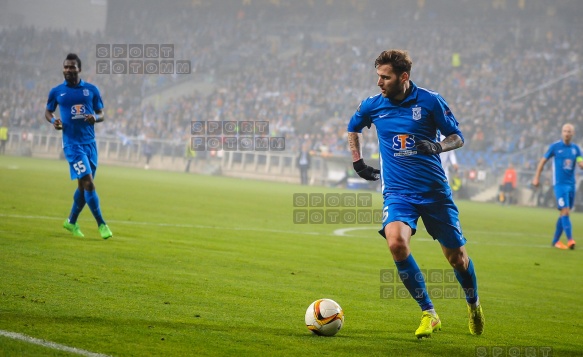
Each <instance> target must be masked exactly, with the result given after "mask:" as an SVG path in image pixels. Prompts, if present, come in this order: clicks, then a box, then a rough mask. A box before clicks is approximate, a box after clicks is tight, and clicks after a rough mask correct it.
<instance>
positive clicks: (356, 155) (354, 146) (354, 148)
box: [348, 133, 362, 162]
mask: <svg viewBox="0 0 583 357" xmlns="http://www.w3.org/2000/svg"><path fill="white" fill-rule="evenodd" d="M348 147H349V148H350V152H351V154H352V162H356V161H358V160H360V159H362V153H361V149H360V135H359V134H358V133H348Z"/></svg>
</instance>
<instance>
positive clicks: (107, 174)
mask: <svg viewBox="0 0 583 357" xmlns="http://www.w3.org/2000/svg"><path fill="white" fill-rule="evenodd" d="M75 185H76V183H75V182H73V181H70V180H69V177H68V167H67V164H66V163H65V162H64V161H55V160H40V159H31V158H15V157H6V156H1V157H0V332H13V333H18V334H22V335H25V336H30V337H31V338H37V339H42V340H45V341H50V342H53V343H56V344H59V345H62V346H70V347H73V348H77V349H81V350H85V351H90V352H92V353H96V354H102V355H107V356H300V355H303V356H311V355H313V356H488V355H494V353H498V352H503V353H505V354H502V355H512V354H511V353H516V352H520V353H521V354H520V356H526V355H527V354H526V353H527V352H528V351H531V352H532V351H533V349H534V351H535V352H538V354H536V356H543V355H544V354H543V353H544V351H547V348H550V349H551V354H547V355H553V356H575V355H579V356H581V355H582V354H583V347H582V346H583V337H582V335H583V334H582V333H581V331H582V329H583V324H582V322H581V321H582V319H581V317H580V313H579V309H580V306H581V302H582V301H583V300H582V296H583V287H582V282H583V238H579V240H580V241H581V245H579V246H578V248H579V247H580V248H581V249H577V250H574V251H570V250H569V251H561V250H558V249H552V248H551V247H550V240H551V235H552V233H553V230H554V225H555V222H556V219H557V215H558V214H557V211H556V210H552V209H535V208H526V207H503V206H499V205H495V204H479V203H473V202H466V201H460V202H458V206H459V208H460V212H461V223H462V227H463V229H464V233H465V235H466V236H467V238H468V239H469V242H468V244H467V247H468V251H469V253H470V256H471V257H472V259H473V260H474V264H475V266H476V270H477V274H478V281H479V293H480V300H481V302H482V305H483V306H484V312H485V315H486V322H487V324H486V329H485V333H484V334H483V335H482V336H479V337H476V336H472V335H470V334H469V331H468V327H467V323H468V322H467V316H466V305H465V300H464V299H461V298H456V297H449V298H445V297H441V298H435V299H434V303H435V305H436V309H437V311H438V313H439V314H440V317H441V319H442V322H443V329H442V331H440V332H437V333H435V334H434V336H433V337H432V338H431V339H425V340H421V341H420V340H417V339H416V338H415V337H414V335H413V332H414V331H415V329H416V328H417V326H418V324H419V321H420V317H421V313H420V311H419V308H418V307H417V304H416V303H415V302H414V300H412V299H411V298H406V299H404V298H398V297H397V296H393V297H390V296H389V297H387V296H383V291H385V292H386V290H383V289H385V288H387V287H395V288H397V287H400V284H398V283H391V282H390V281H386V280H384V278H383V274H384V273H386V272H387V270H386V269H389V271H390V269H394V264H393V263H392V261H391V258H390V254H389V251H388V249H387V247H386V243H385V242H384V240H383V239H381V238H380V236H378V234H377V233H376V230H377V229H378V226H377V225H352V226H346V225H333V224H320V225H316V224H294V222H293V211H294V207H293V201H292V197H293V194H294V193H345V192H347V191H342V190H340V189H328V188H322V187H304V186H299V185H291V184H277V183H269V182H260V181H251V180H237V179H232V178H226V177H209V176H196V175H187V174H183V173H170V172H158V171H145V170H140V169H130V168H123V167H111V166H101V167H100V169H99V171H98V173H97V177H96V187H97V191H98V193H99V196H100V200H101V207H102V212H103V214H104V217H105V219H106V220H107V222H108V224H109V226H110V227H111V229H112V231H113V233H114V236H113V238H111V239H109V240H107V241H104V240H102V239H100V238H99V234H98V231H97V226H96V224H95V221H94V220H93V217H92V216H91V213H90V212H89V210H88V208H85V210H84V211H83V212H82V214H81V216H80V219H79V223H80V225H81V228H82V230H83V232H84V233H85V238H82V239H81V238H74V237H72V235H70V233H69V232H67V231H65V230H64V229H63V228H62V223H63V220H64V219H65V218H66V216H67V215H68V212H69V210H70V206H71V203H72V196H73V191H74V189H75ZM581 194H583V193H581ZM373 198H374V199H373V201H374V202H373V206H374V208H382V207H381V197H380V194H378V193H373ZM572 223H573V231H574V234H575V237H576V238H577V237H583V216H582V215H581V214H580V213H573V215H572ZM342 228H359V229H358V230H349V231H347V232H345V234H344V235H338V234H335V231H336V230H338V229H342ZM412 251H413V254H414V256H415V258H416V260H417V261H418V263H419V265H420V266H421V268H422V269H436V271H440V270H441V271H446V272H447V271H449V269H450V268H449V266H448V264H447V262H446V260H445V258H444V257H443V255H442V253H441V249H440V248H439V245H438V244H437V243H436V242H433V241H431V240H430V239H429V236H428V235H427V233H426V232H425V231H424V230H423V229H420V230H419V232H418V233H417V235H415V236H414V237H413V239H412ZM456 284H457V283H456ZM435 286H437V287H439V286H440V285H439V284H436V285H435ZM324 297H328V298H332V299H334V300H336V301H337V302H338V303H339V304H340V305H341V306H342V307H343V309H344V312H345V316H346V320H345V325H344V327H343V328H342V330H341V331H340V332H339V333H338V334H337V335H336V336H335V337H331V338H326V337H318V336H315V335H312V334H311V333H310V332H309V331H308V330H307V328H306V327H305V325H304V320H303V319H304V313H305V309H306V308H307V306H308V305H309V304H310V303H311V302H312V301H314V300H316V299H318V298H324ZM529 347H530V348H531V349H530V350H528V349H527V348H529ZM0 355H7V356H20V355H27V356H37V355H40V356H46V355H50V356H72V355H74V354H73V353H70V352H67V351H64V350H61V349H54V348H50V347H48V346H43V345H35V344H31V343H28V342H27V341H21V340H15V339H12V338H9V337H6V336H3V335H1V334H0ZM514 355H518V354H514Z"/></svg>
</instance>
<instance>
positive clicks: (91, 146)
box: [45, 53, 113, 239]
mask: <svg viewBox="0 0 583 357" xmlns="http://www.w3.org/2000/svg"><path fill="white" fill-rule="evenodd" d="M79 72H81V59H79V56H77V55H76V54H74V53H69V54H68V55H67V57H66V58H65V60H64V61H63V75H64V77H65V81H64V82H63V83H62V84H60V85H58V86H56V87H54V88H53V89H51V91H50V92H49V98H48V101H47V107H46V110H45V119H46V120H47V121H48V122H49V123H51V124H52V125H53V127H54V128H55V129H56V130H62V131H63V151H64V153H65V158H66V159H67V161H68V162H69V169H70V173H71V180H74V179H77V190H76V191H75V194H74V195H73V207H72V208H71V213H70V215H69V218H67V219H66V220H65V223H63V227H64V228H65V229H66V230H68V231H70V232H71V233H73V236H75V237H83V236H84V235H83V233H82V232H81V230H80V229H79V224H78V223H77V218H78V217H79V214H80V213H81V210H82V209H83V207H85V204H86V203H87V205H88V206H89V209H90V210H91V213H93V217H95V220H96V221H97V228H98V230H99V234H100V235H101V238H103V239H108V238H110V237H111V236H112V235H113V234H112V233H111V230H110V229H109V227H108V226H107V224H106V223H105V221H104V220H103V217H102V215H101V208H100V206H99V197H98V196H97V192H96V191H95V184H94V183H93V179H94V177H95V172H96V170H97V144H96V143H95V130H94V127H93V126H94V124H95V123H99V122H102V121H103V119H104V113H103V101H102V99H101V94H100V93H99V89H97V87H96V86H94V85H93V84H90V83H87V82H85V81H83V80H82V79H81V78H79ZM57 106H59V108H60V114H61V118H60V119H57V118H55V117H54V115H53V113H54V112H55V110H56V109H57Z"/></svg>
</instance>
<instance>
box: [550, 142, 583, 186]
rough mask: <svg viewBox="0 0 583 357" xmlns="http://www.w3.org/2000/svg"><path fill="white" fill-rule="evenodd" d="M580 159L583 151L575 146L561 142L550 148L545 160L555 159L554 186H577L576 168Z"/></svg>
mask: <svg viewBox="0 0 583 357" xmlns="http://www.w3.org/2000/svg"><path fill="white" fill-rule="evenodd" d="M578 157H581V149H580V148H579V146H577V145H575V144H569V145H566V144H565V143H564V142H563V141H562V140H559V141H557V142H555V143H553V144H551V146H549V149H548V150H547V152H546V153H545V156H544V158H545V159H547V160H549V159H550V158H554V159H553V185H554V186H563V185H565V186H566V185H568V186H575V166H576V164H577V158H578Z"/></svg>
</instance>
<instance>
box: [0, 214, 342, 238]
mask: <svg viewBox="0 0 583 357" xmlns="http://www.w3.org/2000/svg"><path fill="white" fill-rule="evenodd" d="M0 217H5V218H17V219H45V220H51V221H56V220H61V219H62V218H58V217H48V216H30V215H17V214H0ZM107 222H108V223H110V222H111V223H119V224H128V225H137V226H156V227H176V228H198V229H221V230H231V231H253V232H268V233H288V234H309V235H331V234H330V233H320V232H304V231H286V230H282V229H264V228H242V227H219V226H205V225H200V224H182V223H154V222H138V221H120V220H111V219H108V220H107Z"/></svg>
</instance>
